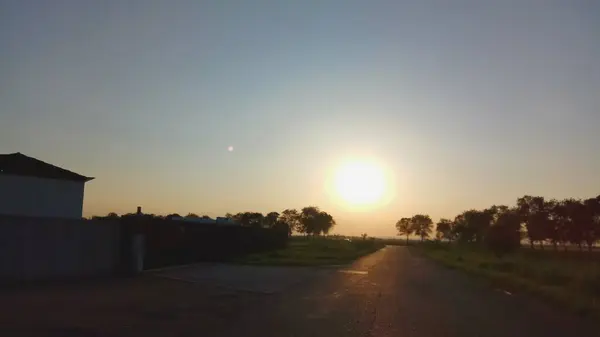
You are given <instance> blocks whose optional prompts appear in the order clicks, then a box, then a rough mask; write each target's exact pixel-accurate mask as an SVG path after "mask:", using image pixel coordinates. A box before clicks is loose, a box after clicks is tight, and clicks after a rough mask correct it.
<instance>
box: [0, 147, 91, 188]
mask: <svg viewBox="0 0 600 337" xmlns="http://www.w3.org/2000/svg"><path fill="white" fill-rule="evenodd" d="M0 174H12V175H18V176H29V177H40V178H49V179H60V180H73V181H84V182H85V181H90V180H92V179H94V178H89V177H85V176H82V175H80V174H77V173H75V172H71V171H69V170H65V169H63V168H60V167H57V166H54V165H50V164H48V163H45V162H43V161H41V160H38V159H35V158H31V157H27V156H26V155H24V154H22V153H20V152H17V153H11V154H0Z"/></svg>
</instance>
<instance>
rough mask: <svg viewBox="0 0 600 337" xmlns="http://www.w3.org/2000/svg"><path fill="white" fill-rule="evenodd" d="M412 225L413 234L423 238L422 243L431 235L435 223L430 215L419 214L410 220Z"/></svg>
mask: <svg viewBox="0 0 600 337" xmlns="http://www.w3.org/2000/svg"><path fill="white" fill-rule="evenodd" d="M410 224H411V227H412V230H413V232H414V233H415V234H416V235H418V236H420V237H421V242H423V241H424V240H425V238H428V237H429V236H430V235H431V232H432V229H431V227H432V225H433V221H432V220H431V218H430V217H429V215H424V214H417V215H415V216H413V217H412V218H411V219H410Z"/></svg>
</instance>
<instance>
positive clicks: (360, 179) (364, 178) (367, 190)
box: [334, 161, 387, 206]
mask: <svg viewBox="0 0 600 337" xmlns="http://www.w3.org/2000/svg"><path fill="white" fill-rule="evenodd" d="M386 183H387V181H386V177H385V173H384V171H383V169H382V168H381V167H379V166H378V165H376V164H375V163H369V162H361V161H357V162H351V163H347V164H345V165H343V166H341V167H340V168H339V170H338V171H337V172H336V173H335V176H334V188H335V191H336V193H337V194H338V195H339V196H340V197H341V198H342V199H343V200H344V201H345V202H347V203H348V204H350V205H352V206H367V205H373V204H376V203H379V202H380V201H382V198H383V197H384V194H385V192H386Z"/></svg>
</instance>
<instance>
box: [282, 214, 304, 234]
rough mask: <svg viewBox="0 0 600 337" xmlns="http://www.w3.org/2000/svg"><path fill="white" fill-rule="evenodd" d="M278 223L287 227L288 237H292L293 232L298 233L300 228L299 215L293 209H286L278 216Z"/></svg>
mask: <svg viewBox="0 0 600 337" xmlns="http://www.w3.org/2000/svg"><path fill="white" fill-rule="evenodd" d="M279 221H280V222H283V223H285V224H286V225H287V227H288V231H289V235H292V232H293V231H299V230H298V229H299V228H300V214H299V213H298V211H297V210H295V209H286V210H284V211H283V212H281V214H280V215H279Z"/></svg>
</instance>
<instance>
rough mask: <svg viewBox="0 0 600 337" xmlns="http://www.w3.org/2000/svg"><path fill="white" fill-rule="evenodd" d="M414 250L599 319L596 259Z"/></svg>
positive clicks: (443, 248) (471, 250)
mask: <svg viewBox="0 0 600 337" xmlns="http://www.w3.org/2000/svg"><path fill="white" fill-rule="evenodd" d="M413 249H417V250H418V251H419V252H421V253H422V254H424V255H425V256H427V257H429V258H431V259H433V260H435V261H438V262H440V263H442V264H444V265H446V266H448V267H450V268H453V269H459V270H462V271H465V272H467V273H469V274H472V275H477V276H480V277H483V278H485V279H487V280H489V281H491V282H492V283H493V284H494V285H495V286H498V287H503V288H505V289H508V290H513V291H514V290H520V291H526V292H528V293H531V294H535V295H537V296H539V297H542V298H544V299H546V300H548V301H550V302H553V303H554V304H557V305H559V306H561V307H566V308H568V309H571V310H573V311H575V312H577V313H580V314H594V315H598V316H600V264H599V263H598V261H597V260H596V259H590V258H585V257H582V256H579V257H575V256H572V257H569V258H565V257H564V256H562V257H559V256H558V255H556V254H555V253H548V254H543V253H539V252H536V253H531V252H529V251H528V250H526V249H522V250H519V251H517V252H516V253H514V254H511V255H508V256H504V257H502V258H498V257H496V256H495V255H494V254H492V253H491V252H488V251H486V250H484V249H480V248H476V247H461V246H455V245H452V246H449V245H444V244H424V245H420V246H418V247H415V248H413Z"/></svg>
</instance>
